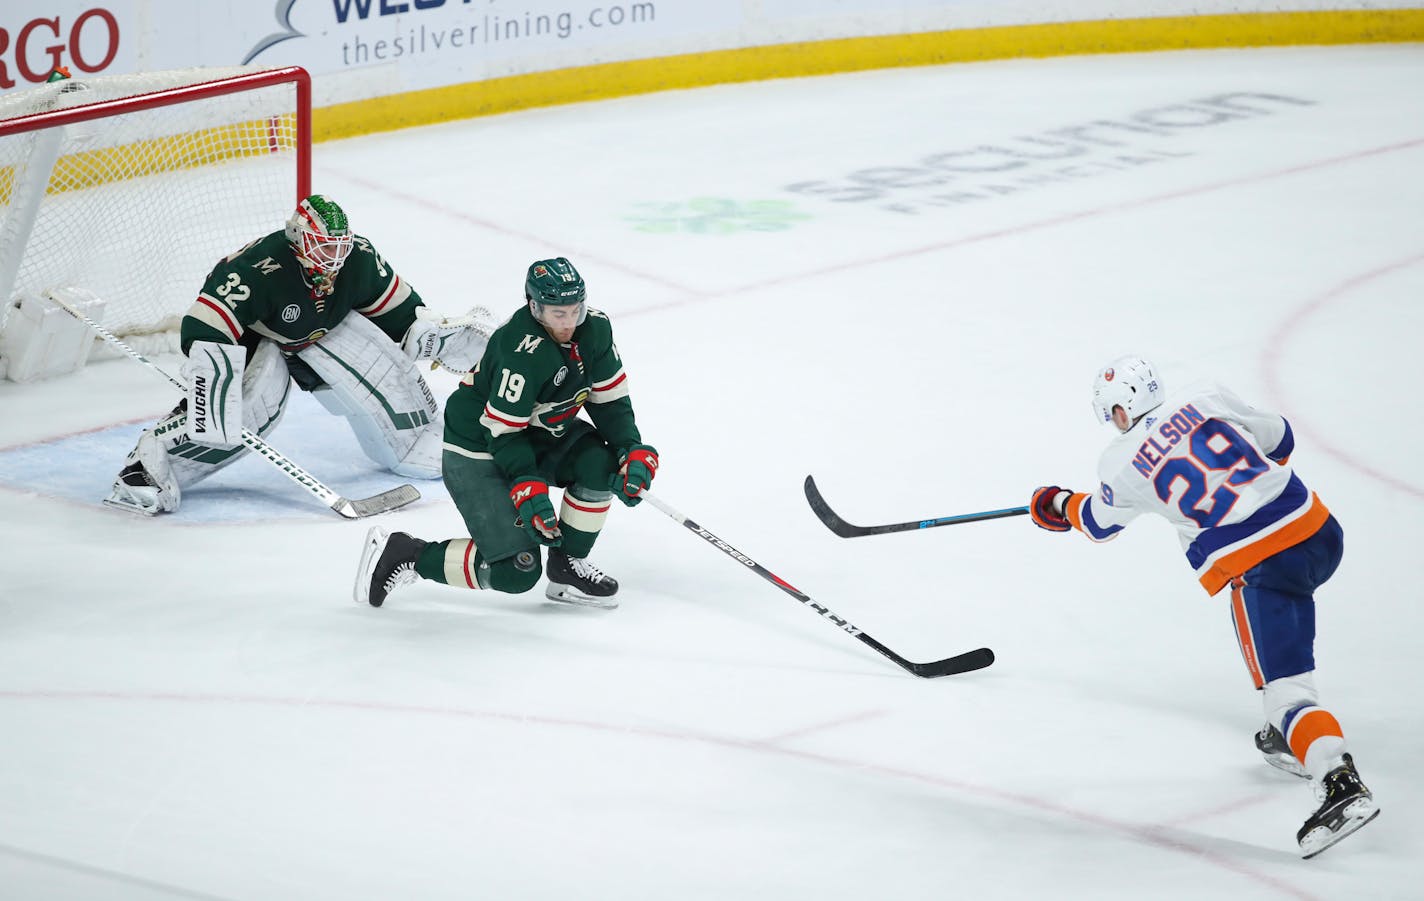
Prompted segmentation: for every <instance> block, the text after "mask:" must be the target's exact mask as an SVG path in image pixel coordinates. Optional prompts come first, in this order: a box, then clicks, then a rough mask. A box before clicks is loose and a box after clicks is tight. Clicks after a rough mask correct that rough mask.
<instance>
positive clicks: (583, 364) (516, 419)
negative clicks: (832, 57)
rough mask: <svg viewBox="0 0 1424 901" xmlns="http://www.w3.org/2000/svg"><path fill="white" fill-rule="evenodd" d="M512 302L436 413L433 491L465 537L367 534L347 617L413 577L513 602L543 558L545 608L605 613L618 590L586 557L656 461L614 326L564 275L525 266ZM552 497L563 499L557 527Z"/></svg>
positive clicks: (572, 274)
mask: <svg viewBox="0 0 1424 901" xmlns="http://www.w3.org/2000/svg"><path fill="white" fill-rule="evenodd" d="M524 296H525V304H524V305H523V306H521V307H520V308H519V309H518V310H516V311H515V312H514V314H513V315H512V316H510V318H509V321H508V322H506V323H505V324H504V325H502V326H500V327H499V328H498V329H496V330H495V332H494V334H493V335H491V336H490V339H489V345H488V346H487V347H486V348H485V352H484V356H483V357H481V358H480V362H479V365H478V366H477V367H476V368H475V371H474V372H472V373H470V374H469V375H468V376H466V377H465V379H464V381H463V382H462V383H461V384H460V386H459V387H458V388H456V389H455V393H454V394H453V395H452V396H451V397H450V400H449V403H448V404H447V406H446V416H445V453H444V473H445V484H446V486H447V487H448V488H449V489H450V496H451V498H453V499H454V501H455V506H456V507H457V508H458V509H459V511H460V515H461V516H462V517H463V518H464V520H465V525H466V527H467V528H468V530H469V535H470V537H469V538H456V539H450V540H446V541H433V542H426V541H422V540H420V539H418V538H415V537H414V536H411V535H409V534H407V533H405V532H392V533H387V532H386V530H385V529H382V528H381V527H379V526H376V527H374V528H372V529H371V530H370V532H369V533H367V535H366V543H365V546H364V548H363V550H362V555H361V561H360V565H359V567H358V570H357V576H356V587H355V599H356V602H357V603H358V604H370V605H371V606H373V607H379V606H381V604H383V603H384V602H385V600H386V596H387V595H389V594H390V592H391V591H392V590H393V589H394V588H395V587H396V586H398V585H401V584H405V583H409V582H413V581H415V580H417V579H422V578H423V579H430V580H432V581H435V582H440V583H442V584H446V585H457V586H460V587H462V588H491V589H494V590H495V591H503V592H509V593H512V594H517V593H521V592H525V591H528V590H529V589H531V588H533V587H534V586H535V585H536V584H537V583H538V581H539V577H540V574H541V572H540V570H541V567H540V560H539V557H540V553H539V547H540V545H544V546H546V547H548V549H549V554H548V557H549V559H548V566H547V575H548V577H549V585H548V588H547V590H546V592H545V594H546V596H547V597H548V598H549V599H551V600H555V601H560V602H564V603H572V604H583V605H586V606H594V607H605V608H611V607H616V606H617V601H616V600H615V599H614V596H615V595H616V594H617V592H618V583H617V582H616V581H615V580H614V579H612V578H611V577H609V576H607V575H605V574H604V573H603V572H601V571H600V570H599V569H598V568H597V567H595V566H594V565H593V564H591V563H589V562H588V560H587V557H588V554H589V552H590V551H591V550H592V549H593V543H594V541H595V540H596V539H597V538H598V534H599V532H600V530H602V528H603V523H604V520H605V519H606V518H607V516H608V510H609V507H610V506H611V505H612V503H613V498H614V497H617V498H618V499H619V500H620V501H622V502H623V503H624V504H627V505H628V506H630V507H631V506H633V505H635V504H637V503H638V502H639V501H640V500H641V499H642V498H641V494H642V491H643V489H645V488H647V487H648V486H649V485H650V484H651V483H652V481H653V476H654V475H655V474H656V473H657V470H658V453H657V451H656V450H654V449H653V448H652V447H651V446H649V445H647V444H644V443H643V439H642V435H641V434H640V433H639V431H638V425H637V422H636V421H635V419H634V416H633V404H632V401H631V400H630V399H629V396H628V382H627V378H626V376H625V375H624V372H623V362H622V360H621V358H620V357H619V355H618V348H617V346H616V345H615V344H614V343H613V328H612V324H611V323H610V322H609V320H608V317H607V316H606V315H604V314H603V313H601V312H599V311H598V310H593V309H589V307H588V304H587V302H586V291H585V286H584V281H583V278H582V277H581V276H580V275H579V273H578V271H577V270H576V269H575V268H574V267H573V264H572V263H570V262H569V261H568V260H566V259H564V258H563V257H559V258H558V259H552V260H539V261H537V262H535V263H534V264H532V265H531V266H530V267H529V270H528V273H527V274H526V277H525V284H524ZM581 410H582V411H584V412H586V414H587V415H588V417H589V419H581V418H579V416H578V414H579V412H580V411H581ZM590 420H591V421H590ZM550 486H557V487H560V488H562V489H563V490H564V491H563V499H562V502H561V505H560V510H559V513H558V515H555V513H554V506H553V502H552V501H551V500H550V499H549V488H550Z"/></svg>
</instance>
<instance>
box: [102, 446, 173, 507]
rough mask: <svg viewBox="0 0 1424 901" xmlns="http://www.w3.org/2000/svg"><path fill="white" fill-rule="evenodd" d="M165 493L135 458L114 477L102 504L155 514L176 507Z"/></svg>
mask: <svg viewBox="0 0 1424 901" xmlns="http://www.w3.org/2000/svg"><path fill="white" fill-rule="evenodd" d="M166 494H167V492H165V491H164V489H163V488H162V487H161V486H160V485H159V484H158V483H157V482H155V481H154V479H153V477H152V476H151V475H149V474H148V470H146V469H144V468H143V464H142V463H140V462H138V461H137V460H135V461H134V462H132V463H130V464H129V465H127V466H125V467H124V468H123V469H122V470H121V471H120V472H119V475H118V477H117V478H115V479H114V486H113V488H112V489H111V490H110V493H109V496H108V497H106V498H104V504H105V505H106V506H109V507H114V508H117V509H119V510H127V511H128V512H130V513H142V514H143V515H144V516H156V515H157V514H159V513H166V512H168V511H169V510H172V509H174V508H175V507H177V504H176V503H174V501H173V499H172V498H170V497H167V496H165V495H166Z"/></svg>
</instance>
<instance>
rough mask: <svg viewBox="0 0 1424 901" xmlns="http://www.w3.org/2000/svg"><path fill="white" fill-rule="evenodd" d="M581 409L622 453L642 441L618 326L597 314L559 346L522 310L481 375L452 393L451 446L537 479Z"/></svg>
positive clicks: (497, 335) (488, 350)
mask: <svg viewBox="0 0 1424 901" xmlns="http://www.w3.org/2000/svg"><path fill="white" fill-rule="evenodd" d="M580 410H587V413H588V417H589V419H591V420H592V421H593V424H594V426H596V427H597V428H598V431H599V433H600V434H602V436H603V439H604V440H605V441H607V442H608V444H609V446H611V447H613V448H614V449H615V450H621V449H624V448H628V447H631V446H632V445H634V444H640V443H641V442H642V438H641V436H640V435H639V434H638V426H637V423H636V422H635V421H634V418H633V402H632V400H631V399H630V398H629V396H628V379H627V376H626V375H625V374H624V372H623V361H622V359H621V358H620V357H619V356H618V347H617V346H616V345H615V344H614V343H613V325H612V323H610V322H609V321H608V317H607V316H606V315H604V314H603V313H601V312H600V311H598V310H594V309H590V310H589V311H588V317H587V318H586V319H585V320H584V322H583V324H582V325H580V326H579V327H578V328H577V329H575V330H574V336H573V339H572V340H570V341H569V343H568V344H555V343H554V339H552V338H550V337H549V333H548V332H546V331H545V330H544V327H543V326H542V325H540V324H539V323H538V321H537V320H535V319H534V316H533V314H532V313H530V312H529V308H528V306H523V307H520V308H519V309H518V310H517V311H516V312H515V313H514V315H513V316H511V317H510V319H509V321H508V322H506V323H505V324H504V325H502V326H500V327H499V328H497V329H495V332H494V334H493V335H491V336H490V339H489V344H488V346H486V347H485V352H484V356H483V357H481V358H480V362H479V365H478V366H476V367H475V371H474V372H471V373H470V374H469V375H467V376H465V378H464V379H463V380H462V381H461V383H460V385H459V387H457V388H456V389H455V392H454V393H453V394H452V395H451V396H450V399H449V401H448V402H447V404H446V406H445V444H446V447H447V448H449V449H450V450H453V451H454V452H456V453H464V454H467V455H471V456H474V455H479V456H483V455H485V454H488V455H490V456H492V457H493V458H494V461H495V463H497V464H498V465H499V467H500V469H502V470H503V471H504V473H505V475H507V476H509V477H510V478H511V479H513V478H516V477H519V476H525V475H532V474H534V473H536V472H538V463H539V460H540V459H541V458H542V457H543V455H544V452H545V451H546V450H548V449H549V448H550V447H552V446H553V445H554V444H555V443H556V442H558V441H559V440H561V439H562V438H563V437H564V435H565V433H566V432H567V430H568V425H569V423H570V422H572V421H573V419H574V418H575V417H576V416H578V413H579V411H580Z"/></svg>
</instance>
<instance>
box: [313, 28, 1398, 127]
mask: <svg viewBox="0 0 1424 901" xmlns="http://www.w3.org/2000/svg"><path fill="white" fill-rule="evenodd" d="M1410 41H1424V9H1389V10H1348V11H1333V12H1284V13H1244V14H1238V15H1221V16H1169V17H1162V18H1153V19H1104V20H1097V21H1090V22H1060V23H1055V24H1051V25H1011V26H1003V27H997V28H979V29H971V30H961V31H934V32H926V33H923V34H903V35H886V36H876V37H861V38H843V39H838V40H829V41H811V42H806V43H796V44H774V45H770V46H766V47H745V48H740V49H736V50H714V51H709V52H706V53H691V54H685V55H681V56H666V57H659V58H656V59H640V60H628V61H626V62H617V63H603V64H600V65H595V66H579V67H576V68H570V69H557V70H554V71H550V72H534V73H531V74H528V75H514V76H510V77H507V78H493V79H490V80H488V81H480V82H470V83H467V84H458V85H449V86H446V87H440V88H428V89H426V90H421V91H410V92H407V93H403V94H393V95H389V96H385V97H377V98H374V99H371V100H360V101H354V102H351V103H342V104H336V105H334V106H327V107H322V108H319V109H316V110H313V111H312V120H313V121H312V131H313V137H314V139H315V140H318V141H325V140H331V139H333V138H347V137H352V136H355V135H361V134H370V133H372V132H378V131H389V130H392V129H397V128H410V127H413V126H417V125H431V124H434V123H437V122H448V121H450V120H452V119H466V118H471V117H475V116H488V115H493V114H495V113H507V112H512V111H514V110H521V109H529V108H533V107H540V106H553V105H557V104H563V103H580V102H583V101H587V100H604V99H608V98H610V97H627V96H630V95H635V94H648V93H652V92H655V91H667V90H674V89H678V88H695V87H706V86H708V85H715V84H733V83H736V82H744V81H761V80H763V79H768V78H794V77H798V76H804V75H829V74H832V73H837V72H856V71H862V70H865V69H886V68H897V67H903V66H931V65H939V64H943V63H963V62H982V61H985V60H996V59H1015V58H1023V57H1047V56H1071V55H1077V54H1088V53H1142V52H1148V51H1155V50H1194V49H1207V48H1227V47H1238V48H1239V47H1275V46H1295V45H1320V44H1366V43H1378V42H1410Z"/></svg>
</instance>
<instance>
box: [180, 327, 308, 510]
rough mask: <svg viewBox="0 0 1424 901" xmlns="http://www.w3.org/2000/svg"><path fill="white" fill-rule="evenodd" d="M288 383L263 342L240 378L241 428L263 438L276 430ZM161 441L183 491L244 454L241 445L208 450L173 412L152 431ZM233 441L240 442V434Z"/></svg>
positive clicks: (277, 355)
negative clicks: (241, 398)
mask: <svg viewBox="0 0 1424 901" xmlns="http://www.w3.org/2000/svg"><path fill="white" fill-rule="evenodd" d="M291 387H292V380H291V376H290V375H289V374H288V372H287V364H286V361H285V360H283V359H282V352H281V351H280V350H279V349H278V348H277V345H275V344H273V343H272V342H270V341H263V342H262V343H261V344H259V345H258V347H257V352H256V353H255V354H254V355H253V357H252V361H251V362H250V363H248V364H247V367H246V369H245V370H244V371H243V374H242V397H243V401H242V424H243V426H244V427H245V428H247V429H249V430H251V431H253V432H256V433H257V434H259V435H267V434H269V433H271V431H272V430H273V429H275V428H276V427H277V423H278V422H280V421H281V419H282V413H283V412H285V410H286V408H287V396H288V392H289V391H290V390H291ZM153 431H154V434H155V435H156V436H157V437H158V438H159V439H160V440H161V442H162V444H163V447H164V450H165V451H166V453H167V455H168V463H169V465H170V466H171V467H172V469H173V472H174V475H175V477H176V478H177V481H178V483H179V484H180V485H182V486H183V487H184V488H187V487H189V486H191V485H194V484H196V483H198V482H200V481H202V480H203V479H206V478H207V477H208V476H210V475H212V474H213V473H215V472H217V471H218V470H220V469H222V468H223V467H224V466H227V465H228V464H229V463H231V462H232V461H234V460H236V459H238V458H239V457H241V456H242V455H243V454H245V453H247V448H246V447H245V446H244V445H242V444H241V443H239V444H238V446H237V447H232V448H220V447H209V446H208V445H206V444H201V443H199V442H197V441H194V440H193V437H192V435H191V434H190V433H189V431H188V417H187V416H186V415H185V414H184V413H182V412H181V411H175V412H174V413H172V414H169V416H168V417H167V418H166V419H164V420H163V421H162V422H160V423H159V424H158V425H157V426H155V427H154V430H153ZM237 440H238V441H239V442H241V440H242V438H241V433H240V432H239V433H238V438H237Z"/></svg>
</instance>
